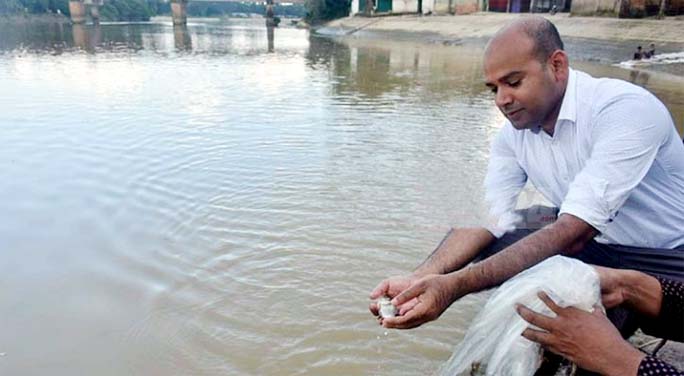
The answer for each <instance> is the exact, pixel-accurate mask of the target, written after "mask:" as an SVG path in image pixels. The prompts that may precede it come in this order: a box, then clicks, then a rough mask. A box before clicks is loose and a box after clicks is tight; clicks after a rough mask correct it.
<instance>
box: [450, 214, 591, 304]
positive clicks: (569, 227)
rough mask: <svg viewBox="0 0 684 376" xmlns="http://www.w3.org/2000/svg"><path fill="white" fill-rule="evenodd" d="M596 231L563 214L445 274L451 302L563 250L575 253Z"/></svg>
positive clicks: (496, 282) (490, 285)
mask: <svg viewBox="0 0 684 376" xmlns="http://www.w3.org/2000/svg"><path fill="white" fill-rule="evenodd" d="M595 233H596V231H595V230H594V229H593V228H592V227H591V226H589V225H587V224H586V223H585V222H584V221H582V220H580V219H579V218H576V217H573V216H569V215H564V216H562V217H561V218H559V219H558V220H557V221H556V222H555V223H554V224H552V225H550V226H547V227H545V228H543V229H541V230H538V231H536V232H534V233H532V234H530V235H528V236H526V237H525V238H523V239H521V240H519V241H517V242H516V243H514V244H513V245H511V246H510V247H508V248H506V249H504V250H503V251H501V252H499V253H497V254H496V255H494V256H491V257H489V258H487V259H485V260H483V261H482V262H479V263H476V264H473V265H471V266H469V267H468V268H466V269H463V270H460V271H456V272H454V273H451V274H450V275H449V278H450V279H451V280H452V283H453V285H454V289H453V294H454V299H458V298H460V297H461V296H463V295H465V294H469V293H471V292H477V291H481V290H484V289H486V288H490V287H493V286H496V285H499V284H501V283H502V282H504V281H506V280H508V279H509V278H511V277H513V276H514V275H516V274H518V273H520V272H521V271H523V270H525V269H527V268H529V267H531V266H533V265H535V264H537V263H539V262H540V261H542V260H544V259H546V258H548V257H551V256H553V255H556V254H559V253H561V252H563V251H565V250H568V249H572V250H573V251H577V250H578V249H580V248H581V247H579V246H578V242H582V241H584V240H585V239H590V238H591V237H592V236H593V235H594V234H595Z"/></svg>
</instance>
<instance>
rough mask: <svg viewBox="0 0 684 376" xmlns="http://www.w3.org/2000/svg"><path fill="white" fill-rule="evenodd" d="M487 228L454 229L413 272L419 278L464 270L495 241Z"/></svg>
mask: <svg viewBox="0 0 684 376" xmlns="http://www.w3.org/2000/svg"><path fill="white" fill-rule="evenodd" d="M494 239H495V238H494V236H493V235H492V234H491V233H490V232H489V231H488V230H487V229H485V228H481V227H480V228H458V229H457V228H453V229H451V230H450V231H449V232H448V233H447V234H446V236H444V239H442V241H441V242H440V243H439V245H438V246H437V248H435V250H434V251H433V252H432V254H430V256H428V258H427V259H425V261H423V263H422V264H420V266H418V268H416V270H415V271H414V272H413V274H415V275H417V276H424V275H427V274H445V273H450V272H452V271H454V270H458V269H460V268H462V267H463V266H464V265H466V264H467V263H469V262H470V261H471V260H472V259H473V258H475V256H477V254H478V253H480V251H482V250H483V249H485V248H486V247H487V246H488V245H489V244H491V243H492V241H494Z"/></svg>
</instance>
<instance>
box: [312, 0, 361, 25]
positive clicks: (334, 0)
mask: <svg viewBox="0 0 684 376" xmlns="http://www.w3.org/2000/svg"><path fill="white" fill-rule="evenodd" d="M304 7H306V10H307V17H306V18H307V20H308V21H309V22H310V23H316V22H322V21H327V20H332V19H335V18H340V17H346V16H348V15H349V7H350V1H349V0H306V1H305V2H304Z"/></svg>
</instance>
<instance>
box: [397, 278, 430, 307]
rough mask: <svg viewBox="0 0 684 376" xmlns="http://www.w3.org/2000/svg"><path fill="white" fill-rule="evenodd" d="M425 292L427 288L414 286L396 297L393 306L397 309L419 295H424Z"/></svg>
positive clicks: (419, 285)
mask: <svg viewBox="0 0 684 376" xmlns="http://www.w3.org/2000/svg"><path fill="white" fill-rule="evenodd" d="M424 291H425V288H424V287H423V285H422V284H418V285H415V286H412V287H410V288H408V289H406V290H404V292H402V293H401V294H399V295H397V296H395V297H394V299H392V304H394V306H395V307H398V306H400V305H402V304H404V303H406V302H408V301H409V300H411V299H413V298H417V297H418V295H420V294H422V293H423V292H424Z"/></svg>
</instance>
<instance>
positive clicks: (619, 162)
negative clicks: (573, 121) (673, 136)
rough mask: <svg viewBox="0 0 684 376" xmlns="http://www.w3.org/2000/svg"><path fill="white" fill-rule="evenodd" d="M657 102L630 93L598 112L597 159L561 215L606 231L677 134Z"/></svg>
mask: <svg viewBox="0 0 684 376" xmlns="http://www.w3.org/2000/svg"><path fill="white" fill-rule="evenodd" d="M650 101H651V99H650V98H647V97H644V96H639V95H625V96H622V97H620V98H618V99H617V100H615V101H613V102H612V103H609V104H607V105H605V106H603V108H601V109H599V110H597V112H598V113H597V116H596V117H595V121H594V123H593V124H592V131H591V144H592V146H591V156H590V157H589V159H588V160H587V163H586V165H585V166H584V168H583V169H582V170H581V171H580V172H579V173H578V174H577V175H576V176H575V178H574V180H573V181H572V183H571V184H570V186H569V188H568V193H567V194H566V196H565V199H564V200H563V203H562V205H561V208H560V212H559V214H563V213H567V214H572V215H573V216H576V217H578V218H581V219H582V220H584V221H585V222H587V223H588V224H590V225H591V226H593V227H594V228H596V229H597V230H598V231H600V232H604V231H605V229H606V226H607V225H608V223H610V222H611V221H612V220H613V218H614V217H615V216H616V215H617V212H618V210H619V209H620V207H621V206H622V205H623V204H624V203H625V201H626V200H627V198H628V197H629V195H630V193H631V192H632V190H633V189H634V188H635V187H636V186H637V185H638V184H639V183H640V182H641V180H642V179H643V178H644V176H646V174H647V173H648V171H649V169H650V168H651V166H652V165H653V162H654V160H655V158H656V155H657V153H658V149H659V148H660V147H661V146H662V145H663V143H664V142H665V141H666V139H667V136H668V133H669V132H670V131H671V130H670V129H667V127H666V126H665V125H667V124H668V122H667V121H666V120H667V119H665V121H662V120H663V119H659V117H660V116H664V115H663V114H659V113H658V114H654V113H653V103H652V102H650Z"/></svg>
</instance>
